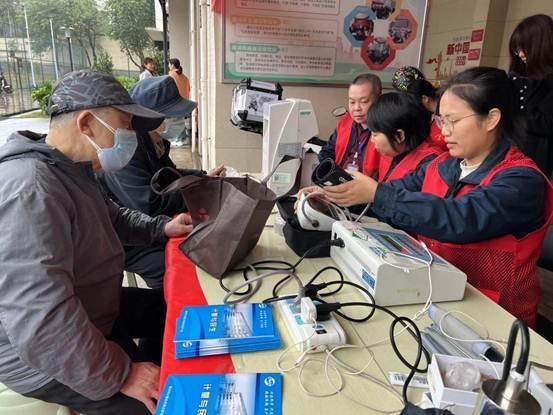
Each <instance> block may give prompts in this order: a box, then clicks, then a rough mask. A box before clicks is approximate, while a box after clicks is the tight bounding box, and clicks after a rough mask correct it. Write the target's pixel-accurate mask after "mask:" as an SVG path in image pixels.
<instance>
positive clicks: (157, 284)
mask: <svg viewBox="0 0 553 415" xmlns="http://www.w3.org/2000/svg"><path fill="white" fill-rule="evenodd" d="M130 94H131V98H132V99H133V101H134V102H136V103H138V104H140V105H143V106H144V107H147V108H150V109H152V110H154V111H156V112H159V113H160V114H162V115H163V116H165V117H180V118H182V117H186V116H188V115H190V113H191V112H192V111H193V110H194V108H196V103H195V102H193V101H189V100H187V99H184V98H182V97H181V95H180V94H179V90H178V88H177V84H176V83H175V81H174V80H173V78H171V77H170V76H167V75H165V76H157V77H153V78H148V79H143V80H142V81H140V82H138V83H137V84H136V85H135V86H134V87H133V89H131V91H130ZM159 124H161V120H159ZM155 127H158V125H156V124H152V125H149V126H147V128H148V129H150V130H153V129H154V128H155ZM160 129H163V124H162V125H160V126H159V127H158V128H157V130H156V131H148V130H147V129H141V128H140V127H137V137H138V148H137V149H136V152H135V153H134V156H133V158H132V159H131V161H130V163H129V164H128V165H126V166H125V167H124V168H122V169H121V170H117V171H114V172H107V173H103V174H100V175H99V179H100V183H101V184H102V186H103V187H104V189H105V191H106V192H107V193H108V195H109V196H110V197H111V198H112V199H113V200H115V201H116V202H117V203H118V204H119V205H121V206H126V207H129V208H132V209H136V210H140V211H141V212H144V213H146V214H148V215H150V216H157V215H167V216H174V215H176V214H179V213H182V212H184V211H186V204H185V202H184V199H183V197H182V195H181V193H180V192H173V193H169V194H165V195H157V194H156V193H154V192H153V191H152V189H151V187H150V182H151V180H152V177H153V176H154V174H155V173H156V172H157V171H158V170H160V169H162V168H164V167H171V168H176V166H175V164H174V163H173V161H172V160H171V159H170V158H169V151H170V148H171V146H170V144H169V142H167V141H166V140H163V139H162V138H161V136H160V134H159V130H160ZM180 173H181V174H183V175H188V174H192V175H196V176H202V175H205V174H207V175H210V176H220V175H224V174H225V168H224V167H223V166H219V167H216V168H214V169H213V170H211V171H209V172H207V173H206V172H205V171H202V170H194V169H181V170H180ZM125 253H126V258H125V269H126V270H127V271H131V272H135V273H137V274H139V275H140V276H141V277H142V278H143V279H144V280H145V281H146V283H147V284H148V286H149V287H150V288H153V289H159V290H161V289H163V275H164V274H165V244H163V243H154V244H149V245H142V246H125Z"/></svg>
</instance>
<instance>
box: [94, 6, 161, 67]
mask: <svg viewBox="0 0 553 415" xmlns="http://www.w3.org/2000/svg"><path fill="white" fill-rule="evenodd" d="M105 12H106V15H107V20H108V24H109V32H108V33H109V36H110V37H111V38H113V39H116V40H118V41H119V45H120V47H121V51H122V52H124V53H125V54H126V55H127V56H128V57H129V59H130V61H131V62H132V63H133V64H134V65H135V66H136V67H138V68H139V69H140V68H141V67H142V62H143V61H144V57H145V56H146V50H147V49H148V48H151V47H152V45H153V42H152V39H151V37H150V35H149V34H148V32H146V27H151V26H153V25H154V21H153V17H154V3H153V0H107V1H106V4H105Z"/></svg>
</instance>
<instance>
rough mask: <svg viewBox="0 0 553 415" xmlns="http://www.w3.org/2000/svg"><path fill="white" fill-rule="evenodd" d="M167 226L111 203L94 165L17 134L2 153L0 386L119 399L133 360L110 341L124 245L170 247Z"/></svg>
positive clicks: (117, 303)
mask: <svg viewBox="0 0 553 415" xmlns="http://www.w3.org/2000/svg"><path fill="white" fill-rule="evenodd" d="M35 138H36V137H35ZM168 220H169V218H167V217H166V216H159V217H157V218H155V219H154V218H151V217H149V216H146V215H144V214H142V213H140V212H138V211H133V210H129V209H126V208H120V207H119V206H117V205H116V204H115V203H114V202H112V201H109V200H107V199H106V198H104V196H103V195H102V193H101V192H100V190H99V187H98V184H97V182H96V179H95V176H94V173H93V171H92V165H91V163H90V162H73V161H71V160H69V159H68V158H67V157H65V156H64V155H63V154H62V153H60V152H59V151H57V150H56V149H54V148H52V147H50V146H49V145H47V144H41V143H38V142H35V141H33V140H31V139H29V138H26V137H24V136H22V135H21V134H13V135H12V136H10V138H9V139H8V142H7V143H6V144H4V145H3V146H1V147H0V230H1V231H0V382H2V383H4V384H5V385H7V386H8V387H9V388H11V389H13V390H14V391H16V392H19V393H26V392H31V391H34V390H36V389H38V388H40V387H42V386H44V385H45V384H47V383H48V382H50V381H51V380H52V379H56V380H57V381H59V382H61V383H63V384H65V385H67V386H69V387H70V388H72V389H73V390H75V391H76V392H78V393H80V394H82V395H84V396H86V397H87V398H89V399H93V400H100V399H105V398H108V397H110V396H112V395H114V394H115V393H117V392H118V391H119V390H120V389H121V385H122V384H123V382H124V381H125V379H126V377H127V374H128V372H129V369H130V359H129V357H128V356H127V355H126V354H125V352H124V351H123V350H122V349H121V348H120V347H119V346H118V345H117V344H115V343H113V342H111V341H107V340H106V339H105V336H108V335H109V334H110V333H111V330H112V326H113V323H114V320H115V319H116V318H117V316H118V314H119V295H120V290H121V288H120V287H121V282H122V271H123V264H124V254H123V248H122V245H121V241H122V242H123V243H125V244H129V245H133V244H136V245H138V244H141V245H143V244H149V243H152V242H154V241H159V242H164V241H165V236H164V231H163V230H164V229H163V228H164V225H165V223H167V221H168Z"/></svg>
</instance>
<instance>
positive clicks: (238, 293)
mask: <svg viewBox="0 0 553 415" xmlns="http://www.w3.org/2000/svg"><path fill="white" fill-rule="evenodd" d="M263 264H281V265H286V268H278V267H260V266H259V265H263ZM251 265H252V267H254V268H255V270H259V271H280V270H283V271H286V270H288V269H289V268H290V267H291V266H292V264H290V263H289V262H286V261H280V260H274V261H272V260H267V261H258V262H254V263H253V264H251ZM233 271H235V272H238V271H241V272H242V276H243V277H244V280H245V281H249V278H248V272H252V271H253V270H252V269H251V268H249V267H247V268H241V269H239V270H238V269H236V270H233ZM260 283H261V281H257V283H256V286H257V285H259V284H260ZM219 286H220V287H221V288H222V289H223V290H224V291H225V292H227V293H229V292H231V290H230V289H229V288H228V287H227V286H226V285H225V284H224V283H223V280H222V279H220V280H219ZM252 289H253V286H252V284H248V285H247V287H246V289H245V290H244V291H236V292H235V294H236V295H238V296H240V295H248V294H249V293H251V291H252Z"/></svg>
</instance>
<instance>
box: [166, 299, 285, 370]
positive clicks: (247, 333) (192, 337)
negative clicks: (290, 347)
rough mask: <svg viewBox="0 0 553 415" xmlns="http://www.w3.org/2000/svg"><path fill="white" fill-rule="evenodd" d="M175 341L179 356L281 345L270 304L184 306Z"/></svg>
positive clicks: (204, 354)
mask: <svg viewBox="0 0 553 415" xmlns="http://www.w3.org/2000/svg"><path fill="white" fill-rule="evenodd" d="M174 341H175V357H176V358H177V359H185V358H188V357H197V356H208V355H214V354H224V353H242V352H253V351H257V350H270V349H278V348H279V347H280V344H281V343H280V336H279V334H278V331H277V328H276V326H275V323H274V321H273V309H272V307H271V305H270V304H221V305H206V306H191V307H184V308H183V309H182V312H181V315H180V317H179V318H178V319H177V328H176V333H175V340H174Z"/></svg>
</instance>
